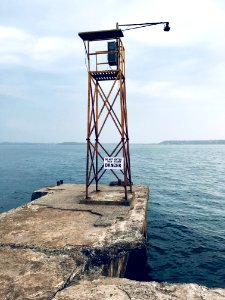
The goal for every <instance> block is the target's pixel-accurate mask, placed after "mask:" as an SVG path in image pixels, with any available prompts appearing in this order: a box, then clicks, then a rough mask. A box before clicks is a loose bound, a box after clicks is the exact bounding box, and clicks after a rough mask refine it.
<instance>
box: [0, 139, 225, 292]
mask: <svg viewBox="0 0 225 300" xmlns="http://www.w3.org/2000/svg"><path fill="white" fill-rule="evenodd" d="M85 156H86V147H85V145H84V144H77V145H65V144H58V145H56V144H33V145H32V144H29V145H19V144H4V145H3V144H2V145H0V174H1V178H0V212H3V211H7V210H9V209H11V208H14V207H17V206H19V205H22V204H24V203H26V202H28V201H30V197H31V193H32V192H33V191H34V190H36V189H39V188H41V187H44V186H49V185H52V184H56V181H58V180H61V179H62V180H64V182H65V183H84V182H85V161H86V158H85ZM131 163H132V180H133V182H134V183H142V184H143V183H144V184H146V185H148V186H149V187H150V200H149V207H148V249H147V251H148V280H156V281H167V282H186V283H189V282H193V283H198V284H202V285H206V286H209V287H225V270H224V266H225V145H162V144H161V145H140V144H138V145H131Z"/></svg>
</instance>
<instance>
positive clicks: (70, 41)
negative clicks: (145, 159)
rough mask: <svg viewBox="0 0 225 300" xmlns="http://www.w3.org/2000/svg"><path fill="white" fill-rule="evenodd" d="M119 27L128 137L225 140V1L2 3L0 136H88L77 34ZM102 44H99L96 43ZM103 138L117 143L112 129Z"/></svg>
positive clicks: (46, 139) (29, 139) (31, 139)
mask: <svg viewBox="0 0 225 300" xmlns="http://www.w3.org/2000/svg"><path fill="white" fill-rule="evenodd" d="M161 21H162V22H163V21H169V22H170V27H171V30H170V32H164V31H163V26H162V25H158V26H154V27H147V28H143V29H137V30H131V31H126V32H124V38H123V43H124V45H125V48H126V85H127V106H128V120H129V134H130V141H131V142H134V143H157V142H160V141H163V140H205V139H225V117H224V115H225V84H224V79H225V1H224V0H189V1H182V0H123V1H121V0H120V1H119V0H104V1H102V0H95V1H90V0H83V1H77V0H20V1H18V0H7V1H1V2H0V142H40V143H48V142H53V143H57V142H68V141H77V142H85V140H86V117H87V70H86V66H85V53H84V47H83V43H82V40H81V39H80V38H79V36H78V32H82V31H92V30H93V31H94V30H107V29H112V28H115V26H116V22H118V23H119V24H126V23H143V22H161ZM100 50H105V49H100ZM104 141H105V142H114V130H113V129H109V132H108V133H107V134H106V135H105V140H104Z"/></svg>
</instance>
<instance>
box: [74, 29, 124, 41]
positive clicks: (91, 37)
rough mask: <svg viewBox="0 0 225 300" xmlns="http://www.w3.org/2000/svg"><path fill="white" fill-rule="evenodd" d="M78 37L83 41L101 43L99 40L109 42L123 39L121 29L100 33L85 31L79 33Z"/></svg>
mask: <svg viewBox="0 0 225 300" xmlns="http://www.w3.org/2000/svg"><path fill="white" fill-rule="evenodd" d="M78 35H79V37H80V38H82V40H83V41H101V40H111V39H117V38H120V37H123V32H122V30H121V29H111V30H100V31H89V32H88V31H87V32H79V33H78Z"/></svg>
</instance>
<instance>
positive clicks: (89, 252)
mask: <svg viewBox="0 0 225 300" xmlns="http://www.w3.org/2000/svg"><path fill="white" fill-rule="evenodd" d="M100 190H101V191H100V192H98V193H96V192H95V191H92V192H91V193H90V199H88V201H87V200H86V199H85V186H84V185H75V184H63V185H60V186H55V187H49V188H44V189H41V190H39V191H36V192H34V193H33V195H32V199H33V200H34V199H36V200H34V201H32V202H30V203H29V204H27V205H24V206H22V207H19V208H16V209H13V210H11V211H9V212H7V213H2V214H1V215H0V300H32V299H35V300H50V299H51V300H76V299H77V300H105V299H111V300H130V299H132V300H136V299H137V300H139V299H143V300H144V299H146V300H147V299H156V300H157V299H160V300H167V299H168V300H169V299H186V300H195V299H196V300H197V299H203V300H207V299H213V300H222V299H225V290H224V289H207V288H206V287H201V286H198V285H195V284H167V283H156V282H140V281H139V282H138V281H135V280H129V279H125V278H120V277H128V278H129V276H130V274H129V272H130V270H132V268H133V274H132V276H131V277H133V278H134V279H135V277H134V274H136V272H137V270H138V269H139V270H141V271H142V270H143V269H144V260H143V259H142V258H143V256H144V253H145V247H146V238H145V236H146V212H147V203H148V193H149V191H148V188H147V187H146V186H143V185H134V186H133V193H132V194H130V195H129V205H127V204H128V203H127V202H126V201H125V202H124V199H123V189H122V188H121V187H109V186H104V185H102V186H100ZM138 267H139V268H138ZM128 270H129V271H128ZM139 279H140V278H139Z"/></svg>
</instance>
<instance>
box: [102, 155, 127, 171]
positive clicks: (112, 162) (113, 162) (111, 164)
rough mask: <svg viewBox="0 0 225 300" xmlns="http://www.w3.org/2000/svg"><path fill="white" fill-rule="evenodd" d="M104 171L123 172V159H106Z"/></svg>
mask: <svg viewBox="0 0 225 300" xmlns="http://www.w3.org/2000/svg"><path fill="white" fill-rule="evenodd" d="M104 169H108V170H123V158H122V157H104Z"/></svg>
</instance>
